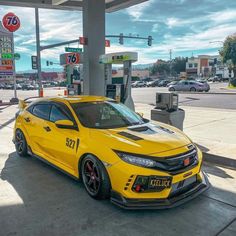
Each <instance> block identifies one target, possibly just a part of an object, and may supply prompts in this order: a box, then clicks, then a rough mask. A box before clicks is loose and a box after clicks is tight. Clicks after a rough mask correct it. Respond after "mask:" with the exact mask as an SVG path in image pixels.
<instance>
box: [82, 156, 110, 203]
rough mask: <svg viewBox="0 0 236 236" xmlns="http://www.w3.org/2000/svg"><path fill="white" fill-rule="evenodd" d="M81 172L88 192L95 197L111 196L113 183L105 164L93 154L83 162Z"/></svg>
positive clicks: (104, 197)
mask: <svg viewBox="0 0 236 236" xmlns="http://www.w3.org/2000/svg"><path fill="white" fill-rule="evenodd" d="M81 174H82V180H83V183H84V186H85V188H86V190H87V192H88V194H89V195H90V196H91V197H93V198H95V199H106V198H109V197H110V190H111V184H110V179H109V176H108V174H107V171H106V169H105V167H104V166H103V164H102V163H101V162H100V161H99V160H98V159H97V158H96V157H95V156H92V155H88V156H86V157H85V158H84V159H83V160H82V163H81Z"/></svg>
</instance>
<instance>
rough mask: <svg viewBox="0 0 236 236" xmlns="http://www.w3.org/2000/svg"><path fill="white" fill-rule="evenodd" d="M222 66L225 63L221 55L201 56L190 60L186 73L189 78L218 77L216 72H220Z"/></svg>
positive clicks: (187, 63)
mask: <svg viewBox="0 0 236 236" xmlns="http://www.w3.org/2000/svg"><path fill="white" fill-rule="evenodd" d="M222 66H223V63H222V60H221V58H220V56H219V55H217V56H210V55H199V56H198V57H190V58H188V61H187V62H186V73H187V76H188V77H190V76H191V77H198V76H199V77H210V76H214V75H216V71H219V68H222Z"/></svg>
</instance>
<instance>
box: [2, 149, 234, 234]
mask: <svg viewBox="0 0 236 236" xmlns="http://www.w3.org/2000/svg"><path fill="white" fill-rule="evenodd" d="M0 180H1V182H2V183H1V184H3V185H1V186H5V187H4V189H5V191H4V192H3V194H5V195H3V196H1V194H0V197H3V201H1V202H0V235H16V234H17V235H24V236H27V235H34V236H37V235H44V236H47V235H50V236H53V235H56V236H60V235H68V236H69V235H82V236H83V235H86V236H87V235H91V236H92V235H102V236H106V235H109V236H110V235H115V236H116V235H117V236H118V235H119V236H120V235H122V236H123V235H137V236H139V235H140V236H141V235H142V236H143V235H150V236H151V235H190V234H191V233H192V232H195V233H196V234H198V235H216V233H217V232H219V231H220V230H222V228H223V227H224V224H226V223H228V222H230V221H232V218H233V217H235V216H236V214H234V213H235V209H233V208H232V207H231V206H228V205H225V204H224V203H222V202H219V201H215V200H212V199H210V198H208V197H207V195H205V194H204V195H202V196H199V197H197V198H196V199H194V200H192V201H190V202H188V203H186V204H184V205H182V206H179V207H176V208H173V209H168V210H139V211H128V210H123V209H120V208H118V207H116V206H114V205H112V204H111V203H110V202H109V200H105V201H96V200H94V199H92V198H91V197H89V196H88V195H87V193H86V191H85V189H84V187H83V185H82V183H80V182H78V181H75V180H73V179H71V178H70V177H68V176H67V175H65V174H63V173H61V172H60V171H58V170H56V169H54V168H53V167H51V166H49V165H47V164H45V163H43V162H42V161H40V160H38V159H36V158H34V157H27V158H21V157H18V156H17V154H16V153H15V152H13V153H11V154H9V156H8V159H7V160H6V162H5V166H4V168H3V169H2V170H1V174H0ZM212 188H214V187H212ZM210 191H211V190H210ZM219 191H222V192H221V194H224V195H229V194H231V195H232V196H231V195H230V198H231V197H234V198H235V194H233V193H230V192H227V191H223V190H219ZM4 196H5V198H4ZM233 210H234V211H233ZM219 219H221V220H220V221H219ZM205 222H208V224H207V225H206V226H204V227H202V225H204V223H205Z"/></svg>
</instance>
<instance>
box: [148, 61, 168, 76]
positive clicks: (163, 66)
mask: <svg viewBox="0 0 236 236" xmlns="http://www.w3.org/2000/svg"><path fill="white" fill-rule="evenodd" d="M150 73H151V75H157V74H158V75H167V74H169V73H170V67H169V65H168V63H167V62H166V61H162V60H158V61H157V62H156V63H155V64H153V66H152V67H151V68H150Z"/></svg>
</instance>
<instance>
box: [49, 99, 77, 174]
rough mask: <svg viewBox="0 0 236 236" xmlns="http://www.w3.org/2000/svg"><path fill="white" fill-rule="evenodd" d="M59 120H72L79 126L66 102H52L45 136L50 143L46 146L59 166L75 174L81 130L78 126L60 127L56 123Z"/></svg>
mask: <svg viewBox="0 0 236 236" xmlns="http://www.w3.org/2000/svg"><path fill="white" fill-rule="evenodd" d="M58 120H71V121H72V122H73V123H74V125H75V127H77V124H76V122H75V120H74V117H73V115H72V113H71V112H70V110H69V108H68V107H67V106H66V105H65V104H63V103H59V102H54V103H52V107H51V112H50V118H49V121H47V128H48V131H47V134H46V136H45V138H46V140H47V143H48V144H47V146H46V147H45V148H46V149H47V153H48V154H49V155H50V157H51V158H52V159H53V160H54V161H56V162H58V164H59V167H61V168H63V169H64V170H66V171H67V172H69V173H71V174H73V172H74V171H75V167H76V166H77V163H76V153H77V151H78V148H79V144H80V138H79V131H78V129H76V128H72V129H67V128H58V127H57V126H56V124H55V122H56V121H58Z"/></svg>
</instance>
